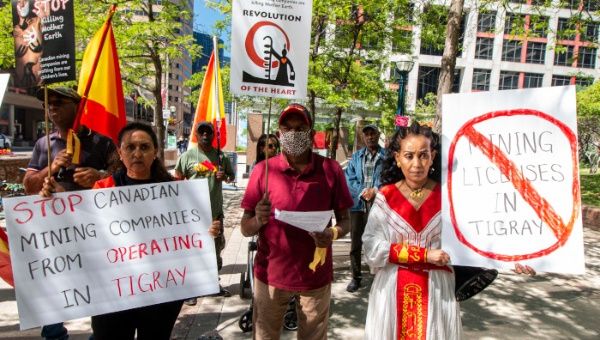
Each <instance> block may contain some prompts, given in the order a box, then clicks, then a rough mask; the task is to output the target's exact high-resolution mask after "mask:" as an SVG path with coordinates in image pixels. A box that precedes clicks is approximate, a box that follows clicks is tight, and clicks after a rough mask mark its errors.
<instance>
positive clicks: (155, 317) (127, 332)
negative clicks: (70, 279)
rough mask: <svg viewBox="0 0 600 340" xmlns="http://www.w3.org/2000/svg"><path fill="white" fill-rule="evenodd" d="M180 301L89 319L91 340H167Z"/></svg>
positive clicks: (180, 303) (180, 304)
mask: <svg viewBox="0 0 600 340" xmlns="http://www.w3.org/2000/svg"><path fill="white" fill-rule="evenodd" d="M182 305H183V301H172V302H165V303H159V304H157V305H152V306H146V307H140V308H134V309H128V310H124V311H120V312H114V313H108V314H102V315H95V316H92V330H93V332H94V340H121V339H122V340H129V339H131V340H133V339H134V335H135V331H136V329H137V339H138V340H163V339H164V340H169V339H170V338H171V331H172V330H173V326H174V325H175V321H177V316H178V315H179V311H180V310H181V306H182Z"/></svg>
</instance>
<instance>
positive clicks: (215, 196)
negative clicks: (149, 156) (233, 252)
mask: <svg viewBox="0 0 600 340" xmlns="http://www.w3.org/2000/svg"><path fill="white" fill-rule="evenodd" d="M214 137H215V130H214V127H213V125H212V123H210V122H206V121H205V122H200V123H198V125H197V127H196V140H197V141H198V146H197V147H194V148H191V149H188V150H187V151H186V152H184V153H183V154H182V155H181V156H179V159H177V163H176V164H175V178H177V179H196V178H206V179H207V180H208V191H209V195H210V207H211V211H212V217H213V220H215V221H216V220H218V221H220V226H221V227H220V228H221V231H220V233H219V235H218V236H217V237H215V239H214V240H215V251H216V256H217V269H218V270H221V267H223V258H222V257H221V252H222V251H223V249H225V236H224V235H223V217H224V215H223V183H222V182H223V181H226V182H230V181H232V180H234V179H235V173H234V172H233V168H232V166H231V163H230V162H229V158H227V157H224V155H223V152H222V151H220V150H217V149H216V148H214V147H213V145H212V143H213V139H214ZM219 287H220V286H219ZM218 295H220V296H225V297H228V296H231V293H230V292H229V291H228V290H226V289H224V288H223V287H220V292H219V294H218ZM185 304H186V305H189V306H193V305H195V304H196V298H190V299H188V300H186V301H185Z"/></svg>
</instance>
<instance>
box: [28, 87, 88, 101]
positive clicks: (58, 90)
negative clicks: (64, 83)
mask: <svg viewBox="0 0 600 340" xmlns="http://www.w3.org/2000/svg"><path fill="white" fill-rule="evenodd" d="M35 96H36V97H37V99H39V100H41V101H44V88H43V87H40V88H39V89H38V90H37V92H36V93H35ZM50 96H56V97H64V98H68V99H71V100H73V101H74V102H76V103H79V101H80V100H81V96H79V94H78V93H77V91H75V90H73V89H72V88H70V87H55V88H48V97H50Z"/></svg>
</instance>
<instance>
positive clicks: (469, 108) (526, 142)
mask: <svg viewBox="0 0 600 340" xmlns="http://www.w3.org/2000/svg"><path fill="white" fill-rule="evenodd" d="M442 125H443V128H442V148H443V152H442V164H443V166H442V168H443V169H442V173H443V176H442V183H443V188H442V189H443V190H442V195H443V196H442V197H443V200H442V202H443V203H442V214H443V228H442V243H443V244H442V248H443V249H444V250H446V251H447V252H448V253H449V255H450V257H451V259H452V263H453V264H456V265H467V266H480V267H487V268H497V269H510V268H514V265H515V263H521V264H527V265H530V266H531V267H532V268H534V269H535V270H537V271H542V272H556V273H570V274H583V273H584V270H585V264H584V255H583V228H582V222H581V198H580V193H579V190H580V189H579V167H578V155H577V121H576V110H575V87H574V86H565V87H551V88H538V89H529V90H510V91H499V92H480V93H465V94H453V95H446V96H444V100H443V124H442Z"/></svg>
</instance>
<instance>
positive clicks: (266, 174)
mask: <svg viewBox="0 0 600 340" xmlns="http://www.w3.org/2000/svg"><path fill="white" fill-rule="evenodd" d="M272 104H273V97H269V114H268V115H267V139H266V143H267V144H269V135H270V134H271V105H272ZM268 190H269V154H268V153H267V152H265V192H268Z"/></svg>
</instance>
